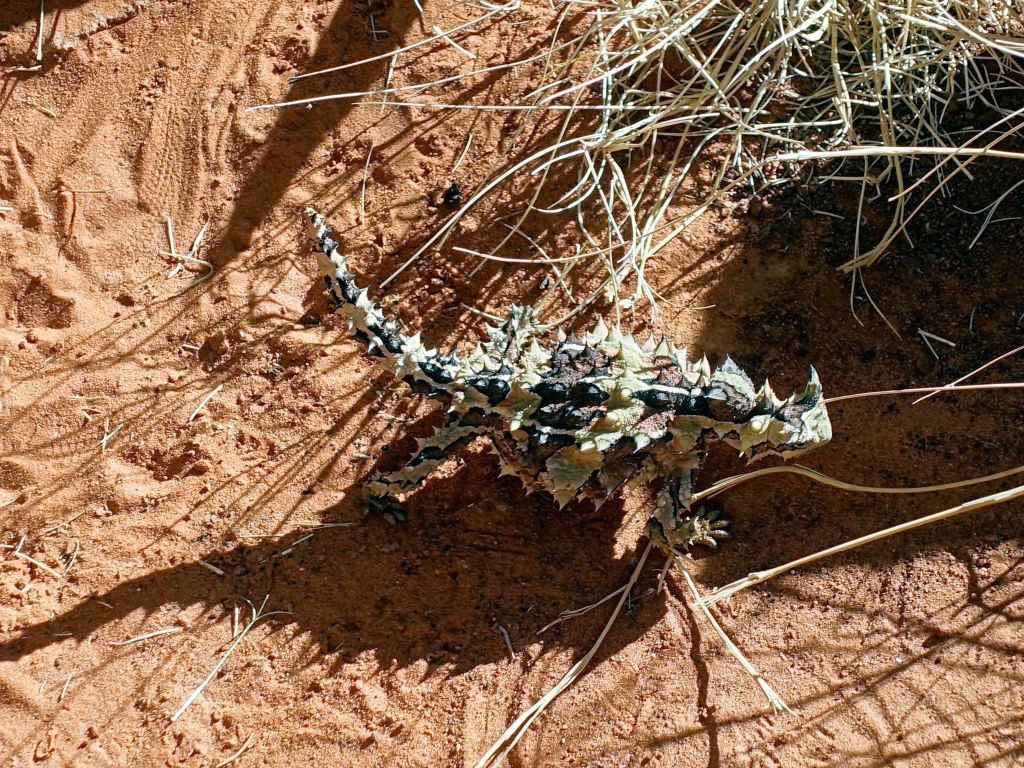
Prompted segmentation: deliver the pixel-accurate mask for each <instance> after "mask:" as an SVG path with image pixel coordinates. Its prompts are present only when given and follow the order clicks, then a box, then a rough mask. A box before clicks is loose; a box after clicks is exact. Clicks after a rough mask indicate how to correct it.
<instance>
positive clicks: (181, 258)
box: [160, 216, 214, 293]
mask: <svg viewBox="0 0 1024 768" xmlns="http://www.w3.org/2000/svg"><path fill="white" fill-rule="evenodd" d="M208 226H209V222H207V223H206V224H203V226H202V227H201V228H200V229H199V233H198V234H197V235H196V237H195V240H193V241H192V247H190V248H189V249H188V251H187V252H186V253H178V251H177V248H176V247H175V243H174V222H173V221H171V217H170V216H168V217H167V242H168V243H169V244H170V246H171V250H170V252H167V251H161V252H160V255H161V256H167V257H169V258H172V259H175V260H177V262H178V263H177V264H175V265H174V267H173V268H172V269H171V271H170V272H168V273H167V277H168V278H172V277H175V276H176V275H177V274H178V273H180V272H181V271H182V270H183V269H184V268H185V265H186V264H198V265H200V266H203V267H206V274H205V275H201V276H199V277H197V278H196V279H195V280H193V281H192V282H191V283H190V284H189V285H187V286H185V288H183V289H182V291H180V292H179V293H181V292H183V291H187V290H188V289H189V288H191V287H192V286H194V285H198V284H199V283H202V282H205V281H206V280H209V279H210V277H211V276H212V275H213V269H214V267H213V263H212V262H210V261H207V260H206V259H200V258H198V257H197V256H196V254H197V253H198V252H199V246H201V245H202V244H203V238H204V237H206V228H207V227H208Z"/></svg>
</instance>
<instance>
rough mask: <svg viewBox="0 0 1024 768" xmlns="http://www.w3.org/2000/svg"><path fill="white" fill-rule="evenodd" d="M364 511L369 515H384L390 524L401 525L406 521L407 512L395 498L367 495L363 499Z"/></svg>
mask: <svg viewBox="0 0 1024 768" xmlns="http://www.w3.org/2000/svg"><path fill="white" fill-rule="evenodd" d="M363 509H365V510H366V514H368V515H382V516H383V517H384V519H385V520H387V521H388V522H389V523H401V522H403V521H404V520H405V510H403V509H402V505H401V504H400V503H399V502H398V499H396V498H395V497H394V496H390V495H388V496H378V495H376V494H373V493H367V494H366V496H365V497H364V499H363Z"/></svg>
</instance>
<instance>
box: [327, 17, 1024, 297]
mask: <svg viewBox="0 0 1024 768" xmlns="http://www.w3.org/2000/svg"><path fill="white" fill-rule="evenodd" d="M515 9H516V4H509V5H504V6H488V10H487V13H486V14H485V15H484V16H483V17H481V19H489V18H490V17H492V16H493V15H495V14H498V13H506V12H513V11H514V10H515ZM1021 20H1022V6H1021V4H1020V3H1019V2H1017V1H1016V0H973V1H970V2H961V1H959V0H956V1H951V0H909V1H907V2H887V1H880V0H874V1H873V2H852V1H851V0H825V1H824V2H823V1H821V0H812V1H809V2H808V1H800V2H788V1H787V0H758V2H754V3H753V4H751V3H742V2H733V1H732V0H711V1H710V2H705V0H699V1H694V0H643V1H642V2H636V3H618V2H600V1H598V2H588V3H586V4H577V3H565V4H564V5H563V6H561V8H560V13H559V16H558V19H557V22H556V23H555V24H554V25H553V27H552V30H551V32H550V38H549V39H548V41H547V46H546V47H547V50H546V51H545V52H543V53H542V54H538V55H536V56H533V57H531V58H530V59H529V60H528V61H527V62H524V61H517V62H510V63H508V64H505V65H499V66H489V67H486V68H477V69H473V70H472V71H469V72H466V73H464V74H459V75H456V76H453V77H452V78H445V79H444V80H443V81H439V82H438V83H425V84H424V83H414V84H409V85H404V86H401V85H400V86H385V87H384V88H382V89H378V90H376V91H368V92H365V93H358V94H338V96H339V97H345V98H357V97H365V98H371V99H375V100H385V99H391V100H392V101H391V103H393V104H394V103H407V104H415V105H417V106H434V107H442V108H445V107H446V108H458V109H466V108H470V109H472V108H478V109H495V108H498V109H500V108H503V107H504V108H508V109H517V110H523V111H525V112H527V114H528V116H529V117H530V118H533V119H535V120H541V119H550V118H551V116H552V115H554V116H556V117H557V121H558V127H557V128H556V129H554V130H551V131H548V132H546V133H545V134H544V136H545V139H544V141H542V142H540V143H539V145H534V146H532V147H529V148H528V150H527V151H526V152H525V155H524V156H523V157H522V158H520V159H518V160H516V161H514V162H510V163H509V164H508V165H506V166H505V167H502V168H500V169H497V170H495V171H494V173H492V175H491V178H490V180H489V181H488V182H487V183H486V184H484V185H482V186H481V187H480V188H479V189H477V190H476V191H475V192H474V194H472V195H471V196H469V197H468V199H467V201H466V202H467V205H466V206H464V207H463V209H462V210H461V211H460V212H459V213H458V214H456V215H455V216H453V217H452V218H451V219H450V220H449V221H448V222H446V223H445V225H444V226H443V227H442V228H441V229H440V230H439V231H438V232H437V233H436V234H435V236H434V237H432V238H431V239H430V240H428V241H427V243H426V244H425V245H424V246H423V248H422V249H421V250H420V251H418V252H417V254H416V255H415V256H414V257H413V259H415V258H417V257H418V256H419V255H421V254H422V253H423V252H424V251H425V250H426V249H428V248H431V247H436V246H438V245H441V244H443V243H444V242H445V240H446V239H447V237H448V235H449V234H450V233H451V232H452V230H453V228H454V227H455V226H456V223H457V222H458V220H459V218H460V217H461V216H462V215H463V214H464V213H465V212H466V211H467V210H468V209H469V208H471V207H472V205H473V204H475V203H476V202H478V201H479V200H480V199H482V198H483V197H484V196H485V195H488V194H490V193H492V192H493V191H494V190H496V189H501V188H503V186H504V185H507V184H508V183H516V184H525V185H526V188H527V189H528V190H532V191H531V192H530V193H528V194H527V198H528V201H529V202H528V203H527V204H526V205H525V206H524V207H523V208H522V209H521V210H519V211H518V212H517V215H516V216H514V217H513V218H515V220H516V222H515V226H514V227H512V228H511V230H510V232H509V235H508V236H507V237H506V238H505V239H504V240H502V241H501V243H500V244H499V245H498V246H497V247H495V248H493V249H492V250H491V252H490V254H488V255H489V256H491V257H494V256H496V255H497V256H498V258H500V255H499V254H500V250H501V247H502V246H503V245H504V244H505V243H507V242H508V240H509V238H511V237H513V234H514V233H515V232H518V231H519V227H520V226H521V225H522V224H523V222H524V221H525V220H526V219H527V218H528V217H529V216H530V215H532V214H544V215H550V214H556V215H566V214H570V215H572V216H573V217H574V218H575V219H576V222H577V224H578V228H579V231H580V233H581V237H582V241H583V242H582V243H581V251H580V253H578V254H575V255H573V256H571V257H570V258H571V259H573V260H572V261H571V262H570V263H569V264H568V265H563V266H565V269H566V270H567V271H571V270H572V269H573V267H574V266H576V261H577V260H578V259H577V257H579V256H588V257H592V258H594V259H597V260H599V261H601V262H602V263H604V264H605V265H606V266H607V267H608V269H609V277H608V279H607V280H606V281H605V283H604V284H603V285H602V290H601V291H598V292H595V293H593V294H591V295H590V296H588V297H587V299H585V300H584V303H589V302H590V301H592V300H593V299H594V298H597V297H598V296H600V295H602V293H603V294H604V295H605V296H607V297H609V298H611V297H614V296H617V297H619V299H620V301H619V304H618V305H619V306H630V305H632V304H635V303H636V302H638V301H641V300H646V301H647V302H649V303H650V304H652V305H653V306H655V307H656V305H657V301H658V299H659V297H658V296H657V294H656V292H655V291H654V289H653V288H652V287H651V286H650V285H649V284H648V282H647V281H646V280H645V277H644V275H645V266H646V264H647V261H648V260H649V259H650V258H652V257H654V256H655V255H656V254H658V253H659V252H660V251H661V250H662V249H663V248H664V247H665V245H666V244H667V243H669V242H670V241H671V240H672V239H673V238H675V237H676V236H678V235H679V234H680V233H681V232H683V231H684V230H685V229H686V228H687V227H689V226H690V225H692V223H693V222H694V221H695V220H696V219H698V218H699V217H700V216H702V215H703V214H704V213H705V212H706V211H707V210H708V209H709V208H711V207H712V206H714V205H719V204H722V203H725V202H727V201H729V200H730V199H731V198H732V197H733V196H735V195H736V194H747V195H755V194H762V193H764V192H765V191H766V190H767V189H769V188H771V187H773V186H777V185H780V184H787V183H789V182H792V181H793V180H794V179H797V178H801V177H805V176H806V175H814V176H816V178H817V180H818V181H837V182H850V183H853V184H854V185H856V187H857V188H858V189H859V210H863V208H864V206H865V205H866V204H868V203H870V202H872V201H876V200H882V201H883V205H886V206H887V207H888V210H889V215H888V224H887V226H886V227H885V229H884V232H883V233H882V234H881V236H880V237H877V238H870V240H873V242H870V241H869V242H865V241H868V240H869V238H868V237H867V235H864V236H862V233H861V217H860V216H858V222H857V224H856V236H855V238H854V243H853V248H852V253H850V256H849V259H848V260H847V261H846V262H845V263H844V264H843V265H842V269H843V270H844V271H845V272H854V273H856V271H857V270H858V269H859V268H861V267H865V266H868V265H870V264H872V263H873V262H875V261H876V260H877V259H878V258H879V257H880V256H881V255H882V254H883V253H884V252H885V251H886V249H887V248H889V246H891V245H892V243H893V242H894V241H895V240H897V238H899V237H900V236H901V235H903V236H906V225H907V223H908V222H909V220H910V219H911V218H912V217H913V216H914V214H915V213H917V211H918V210H919V209H920V207H921V206H922V205H923V204H924V203H925V202H927V200H928V199H930V198H931V197H932V196H934V195H935V194H936V193H937V192H940V191H941V190H943V189H944V185H945V183H946V181H947V180H948V179H949V178H950V177H951V176H952V175H954V174H956V173H960V172H963V173H967V174H970V169H969V166H970V165H971V163H972V161H974V160H975V159H977V158H978V157H979V156H986V155H987V156H995V157H999V158H1004V159H1006V160H1008V161H1013V160H1021V159H1024V153H1021V152H1019V151H1015V149H1014V148H1013V147H1012V142H1010V139H1012V137H1014V136H1016V135H1017V133H1018V132H1019V131H1020V129H1021V126H1022V125H1024V110H1022V109H1020V105H1019V104H1017V105H1016V108H1014V107H1012V106H1008V104H1011V103H1012V102H1013V101H1014V99H1013V98H1012V92H1018V93H1019V91H1020V88H1021V85H1022V83H1024V37H1021V34H1022V32H1021V31H1022V29H1024V27H1022V24H1021ZM468 26H469V27H470V28H472V25H468ZM463 27H467V25H462V27H460V29H459V31H462V29H463ZM378 58H379V57H378ZM538 60H540V61H543V62H544V63H545V70H544V76H543V78H542V81H541V82H540V83H539V84H538V85H537V87H536V88H535V89H534V90H533V91H532V92H531V93H529V94H527V95H526V96H525V98H523V99H522V100H521V103H518V104H504V105H502V104H493V103H477V104H439V103H437V102H436V101H432V100H431V97H430V94H431V92H432V90H433V89H434V88H435V87H439V86H448V85H450V83H451V82H452V81H461V80H466V81H468V80H470V79H471V78H478V77H480V76H482V75H489V76H493V75H494V74H495V73H496V72H506V71H509V70H510V69H511V68H512V67H513V66H515V65H521V64H524V63H534V62H536V61H538ZM321 98H323V97H321ZM327 98H331V97H327ZM402 98H409V99H415V100H413V101H407V102H401V101H396V99H402ZM375 103H379V102H375ZM524 133H525V132H524ZM804 161H817V163H816V164H815V165H813V166H810V167H807V166H806V165H805V164H804ZM698 169H699V170H700V174H699V175H700V179H699V182H698V184H697V187H698V191H697V196H696V198H693V197H692V195H691V194H689V192H690V191H692V185H693V181H694V176H695V171H697V170H698ZM565 173H568V174H570V175H571V176H573V177H574V179H575V182H574V183H572V184H570V185H569V189H568V190H567V191H561V190H562V189H564V186H565V185H564V184H563V185H561V187H560V191H559V192H556V193H555V194H547V195H545V194H544V192H545V185H546V184H547V183H548V182H549V180H550V179H551V178H552V176H553V174H565ZM687 184H689V185H690V186H689V187H687V188H686V189H687V190H688V194H687V195H686V197H687V198H689V199H687V200H685V201H684V195H683V194H682V192H683V190H684V185H687ZM1007 191H1008V192H1009V191H1011V190H1007ZM1001 199H1002V198H1000V199H999V200H997V201H996V203H995V204H994V206H993V209H992V210H991V211H990V212H989V213H990V214H991V213H994V210H995V206H997V205H998V202H999V201H1000V200H1001ZM684 202H685V205H683V203H684ZM989 218H991V215H990V216H989ZM546 258H547V257H546V255H545V256H540V257H539V258H538V260H539V261H544V260H545V259H546ZM547 260H548V261H551V262H552V263H555V262H558V261H559V260H558V259H550V258H547ZM627 285H628V286H630V287H629V288H627V287H626V286H627Z"/></svg>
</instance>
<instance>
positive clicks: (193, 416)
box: [188, 384, 224, 424]
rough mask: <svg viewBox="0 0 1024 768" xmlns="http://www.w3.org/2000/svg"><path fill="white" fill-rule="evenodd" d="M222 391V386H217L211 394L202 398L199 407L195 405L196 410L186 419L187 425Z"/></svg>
mask: <svg viewBox="0 0 1024 768" xmlns="http://www.w3.org/2000/svg"><path fill="white" fill-rule="evenodd" d="M222 389H224V385H223V384H218V385H217V386H216V387H214V389H213V391H212V392H210V393H209V394H207V395H206V397H204V398H203V399H202V400H200V401H199V405H197V406H196V409H195V410H194V411H192V415H191V416H189V417H188V423H189V424H191V423H192V422H193V421H195V418H196V416H198V415H199V412H200V411H202V410H203V408H205V407H206V404H207V403H208V402H210V401H211V400H212V399H213V398H215V397H216V396H217V395H218V393H219V392H220V391H221V390H222Z"/></svg>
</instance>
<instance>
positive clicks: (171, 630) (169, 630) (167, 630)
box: [111, 627, 182, 645]
mask: <svg viewBox="0 0 1024 768" xmlns="http://www.w3.org/2000/svg"><path fill="white" fill-rule="evenodd" d="M181 631H182V630H181V627H164V628H163V629H157V630H154V631H152V632H147V633H146V634H144V635H136V636H135V637H129V638H128V639H127V640H117V641H115V642H113V643H111V645H134V644H135V643H141V642H142V641H143V640H152V639H153V638H154V637H163V636H164V635H176V634H178V633H179V632H181Z"/></svg>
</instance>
